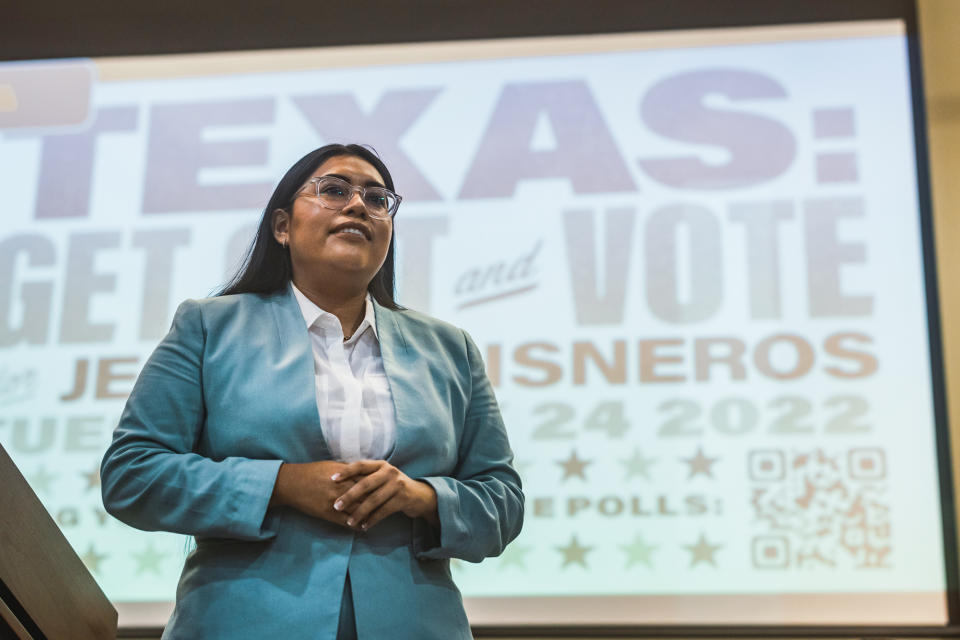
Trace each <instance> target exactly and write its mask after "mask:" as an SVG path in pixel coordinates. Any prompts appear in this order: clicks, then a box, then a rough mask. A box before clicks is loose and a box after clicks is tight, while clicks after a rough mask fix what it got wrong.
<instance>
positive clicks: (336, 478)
mask: <svg viewBox="0 0 960 640" xmlns="http://www.w3.org/2000/svg"><path fill="white" fill-rule="evenodd" d="M330 479H331V480H333V481H334V482H336V481H337V480H339V479H340V474H339V473H335V474H333V475H332V476H330Z"/></svg>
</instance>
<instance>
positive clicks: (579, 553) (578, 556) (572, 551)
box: [554, 536, 593, 569]
mask: <svg viewBox="0 0 960 640" xmlns="http://www.w3.org/2000/svg"><path fill="white" fill-rule="evenodd" d="M554 548H555V549H556V550H557V551H559V552H560V553H562V554H563V565H562V566H561V568H562V569H564V568H566V566H567V565H568V564H573V563H574V562H576V563H577V564H579V565H580V566H581V567H583V568H584V569H586V568H587V554H588V553H589V552H590V551H593V547H581V546H580V543H579V542H577V536H573V537H571V538H570V544H568V545H567V546H565V547H554Z"/></svg>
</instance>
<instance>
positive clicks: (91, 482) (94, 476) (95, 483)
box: [80, 464, 100, 493]
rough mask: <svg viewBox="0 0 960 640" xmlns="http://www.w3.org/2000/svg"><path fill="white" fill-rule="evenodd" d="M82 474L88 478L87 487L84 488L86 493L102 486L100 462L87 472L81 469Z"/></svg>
mask: <svg viewBox="0 0 960 640" xmlns="http://www.w3.org/2000/svg"><path fill="white" fill-rule="evenodd" d="M80 475H81V476H83V477H84V478H86V480H87V486H86V488H84V493H86V492H87V491H90V489H93V488H95V487H99V486H100V465H99V464H98V465H97V466H95V467H94V468H93V470H92V471H87V472H83V471H81V472H80Z"/></svg>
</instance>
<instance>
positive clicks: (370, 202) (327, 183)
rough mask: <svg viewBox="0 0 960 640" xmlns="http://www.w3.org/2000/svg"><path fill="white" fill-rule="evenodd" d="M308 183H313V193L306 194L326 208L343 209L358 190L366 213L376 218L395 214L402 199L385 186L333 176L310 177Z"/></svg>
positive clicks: (387, 217) (385, 217)
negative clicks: (367, 184)
mask: <svg viewBox="0 0 960 640" xmlns="http://www.w3.org/2000/svg"><path fill="white" fill-rule="evenodd" d="M310 184H312V185H314V187H315V193H310V194H307V195H311V196H315V197H316V198H317V199H318V200H319V201H320V204H321V205H323V206H324V207H326V208H327V209H335V210H339V209H343V208H344V207H345V206H347V203H348V202H350V201H351V200H352V199H353V194H354V193H357V192H359V193H360V200H361V201H362V202H363V205H364V207H366V209H367V213H368V214H369V215H370V217H371V218H377V219H378V220H388V219H390V218H392V217H393V216H394V215H396V213H397V207H399V206H400V201H401V200H403V198H402V197H400V195H399V194H396V193H394V192H393V191H390V189H387V188H386V187H361V186H355V185H352V184H350V183H349V182H347V181H346V180H342V179H341V178H337V177H335V176H320V177H319V178H311V180H310V182H308V183H307V185H310ZM307 185H304V187H303V189H306V188H307ZM301 191H302V190H301Z"/></svg>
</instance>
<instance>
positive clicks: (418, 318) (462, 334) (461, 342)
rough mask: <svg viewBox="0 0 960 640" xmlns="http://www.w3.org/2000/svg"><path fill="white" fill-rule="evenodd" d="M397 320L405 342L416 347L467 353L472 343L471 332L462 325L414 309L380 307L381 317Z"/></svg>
mask: <svg viewBox="0 0 960 640" xmlns="http://www.w3.org/2000/svg"><path fill="white" fill-rule="evenodd" d="M381 318H383V319H384V320H386V321H388V322H395V323H396V329H397V330H398V331H399V332H400V335H401V336H402V337H403V340H404V342H406V343H407V344H408V346H412V347H414V348H418V347H419V348H425V347H431V348H438V347H440V348H442V350H443V351H446V352H448V353H449V352H453V353H460V354H465V352H466V351H467V350H468V349H469V345H472V341H471V339H470V336H469V334H468V333H467V332H466V331H464V330H463V329H461V328H460V327H458V326H456V325H454V324H451V323H449V322H445V321H444V320H440V319H439V318H434V317H433V316H429V315H427V314H425V313H421V312H419V311H415V310H413V309H401V310H391V309H387V308H385V307H379V308H378V315H377V319H378V330H379V329H380V328H381V327H380V325H379V322H380V319H381Z"/></svg>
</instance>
